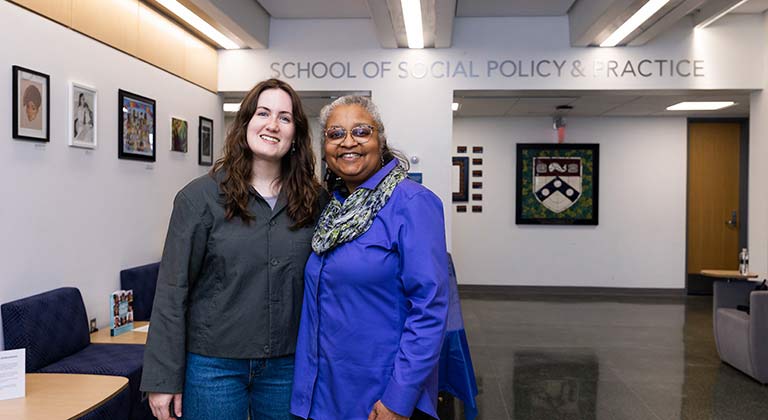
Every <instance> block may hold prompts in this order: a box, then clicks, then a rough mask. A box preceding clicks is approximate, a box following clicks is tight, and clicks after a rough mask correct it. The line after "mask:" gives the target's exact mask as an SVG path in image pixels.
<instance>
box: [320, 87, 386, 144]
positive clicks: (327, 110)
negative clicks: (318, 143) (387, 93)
mask: <svg viewBox="0 0 768 420" xmlns="http://www.w3.org/2000/svg"><path fill="white" fill-rule="evenodd" d="M342 105H360V106H361V107H362V108H363V109H364V110H365V111H366V112H367V113H368V114H370V116H371V118H373V123H374V124H375V125H376V132H377V133H378V135H379V141H380V142H381V143H382V145H384V146H386V144H387V132H386V131H384V123H383V122H382V121H381V113H379V108H378V107H377V106H376V105H375V104H374V103H373V102H372V101H371V100H370V99H369V98H367V97H365V96H356V95H347V96H342V97H340V98H336V100H334V101H333V102H331V103H330V104H328V105H326V106H324V107H323V109H321V110H320V117H319V119H320V127H322V128H323V130H325V129H326V128H327V126H326V124H327V123H328V118H329V117H330V116H331V113H332V112H333V110H334V109H336V107H338V106H342Z"/></svg>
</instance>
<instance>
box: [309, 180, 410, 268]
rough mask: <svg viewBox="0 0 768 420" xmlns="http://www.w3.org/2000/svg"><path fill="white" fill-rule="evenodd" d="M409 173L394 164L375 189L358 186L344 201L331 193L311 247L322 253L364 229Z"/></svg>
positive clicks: (366, 228) (356, 235)
mask: <svg viewBox="0 0 768 420" xmlns="http://www.w3.org/2000/svg"><path fill="white" fill-rule="evenodd" d="M407 176H408V174H407V173H406V171H405V169H403V167H402V166H400V165H397V166H395V167H394V168H393V169H392V171H391V172H390V173H388V174H387V176H385V177H384V179H382V180H381V182H380V183H379V185H377V186H376V189H373V190H369V189H367V188H358V189H356V190H355V191H354V192H353V193H352V194H350V196H349V197H347V199H346V200H345V201H344V204H342V203H341V202H339V200H338V199H337V198H336V197H335V196H333V197H332V198H331V202H330V203H328V206H326V207H325V210H323V214H321V215H320V220H318V222H317V228H315V234H314V236H313V237H312V250H314V251H315V253H317V254H318V255H319V254H322V253H324V252H326V251H328V250H330V249H332V248H334V247H336V246H338V245H341V244H343V243H345V242H349V241H351V240H353V239H355V238H357V237H358V236H360V235H362V234H363V233H365V232H366V231H367V230H368V228H370V227H371V224H372V223H373V218H374V217H376V214H378V213H379V210H381V208H382V207H384V205H385V204H387V200H389V197H390V196H391V195H392V191H394V190H395V187H396V186H397V184H399V183H400V181H402V180H404V179H405V178H406V177H407Z"/></svg>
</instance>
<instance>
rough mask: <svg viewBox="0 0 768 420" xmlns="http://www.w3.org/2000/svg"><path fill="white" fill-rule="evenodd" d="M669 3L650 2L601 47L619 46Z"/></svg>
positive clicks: (660, 0)
mask: <svg viewBox="0 0 768 420" xmlns="http://www.w3.org/2000/svg"><path fill="white" fill-rule="evenodd" d="M667 3H669V0H649V1H648V3H645V4H644V5H643V7H641V8H640V10H638V11H637V12H635V14H634V15H632V17H630V18H629V19H627V21H626V22H624V24H623V25H621V26H619V29H616V30H615V31H614V32H613V33H612V34H611V35H610V36H609V37H608V38H607V39H606V40H605V41H603V43H602V44H600V46H601V47H615V46H616V45H618V44H619V42H621V41H622V40H623V39H624V38H626V37H627V35H629V34H631V33H632V32H634V30H635V29H637V28H638V27H640V25H642V24H643V22H645V21H646V20H648V19H650V18H651V16H653V15H654V14H655V13H656V12H658V11H659V10H660V9H661V8H662V7H664V5H665V4H667Z"/></svg>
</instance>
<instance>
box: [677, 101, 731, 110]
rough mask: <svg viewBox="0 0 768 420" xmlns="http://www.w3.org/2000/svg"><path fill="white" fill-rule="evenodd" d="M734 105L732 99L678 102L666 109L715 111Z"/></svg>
mask: <svg viewBox="0 0 768 420" xmlns="http://www.w3.org/2000/svg"><path fill="white" fill-rule="evenodd" d="M734 105H736V102H733V101H701V102H680V103H677V104H674V105H672V106H668V107H667V111H716V110H718V109H723V108H728V107H729V106H734Z"/></svg>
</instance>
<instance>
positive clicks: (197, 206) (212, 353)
mask: <svg viewBox="0 0 768 420" xmlns="http://www.w3.org/2000/svg"><path fill="white" fill-rule="evenodd" d="M314 162H315V161H314V156H313V153H312V148H311V144H310V135H309V128H308V123H307V118H306V116H305V115H304V111H303V110H302V107H301V102H300V100H299V97H298V95H297V94H296V92H295V91H294V90H293V89H292V88H291V87H290V86H289V85H288V84H286V83H285V82H281V81H279V80H275V79H270V80H266V81H264V82H261V83H259V84H258V85H256V87H254V88H253V89H252V90H251V91H250V92H249V93H248V95H247V96H246V97H245V99H244V100H243V103H242V105H241V108H240V111H238V113H237V116H236V117H235V121H234V123H233V126H232V128H231V130H230V132H229V134H228V135H227V139H226V141H225V145H224V155H223V157H222V158H221V159H219V160H218V161H217V162H216V164H215V165H214V167H213V169H212V170H211V172H210V174H208V175H205V176H203V177H200V178H198V179H196V180H194V181H192V182H191V183H190V184H189V185H187V186H186V187H184V188H183V189H182V190H181V191H179V193H178V194H177V195H176V199H175V201H174V208H173V214H172V215H171V221H170V225H169V227H168V235H167V237H166V242H165V250H164V251H163V258H162V262H161V264H160V273H159V277H158V284H157V292H156V296H155V302H154V307H153V310H152V325H151V327H150V332H149V337H148V341H147V346H146V350H145V356H144V371H143V376H142V382H141V390H142V391H146V392H149V403H150V407H151V409H152V413H153V414H154V415H155V416H156V417H157V418H158V419H160V420H165V419H175V418H178V417H179V416H182V413H183V416H184V420H195V419H214V418H221V419H245V418H246V417H247V416H248V415H250V418H252V419H290V418H291V416H290V414H289V400H290V392H291V382H292V379H293V353H294V351H295V347H296V335H297V331H298V326H299V314H300V308H301V299H302V293H303V288H304V285H303V273H304V264H305V262H306V260H307V257H308V256H309V253H310V240H311V238H312V231H313V227H314V225H315V221H316V219H317V217H318V215H319V213H320V209H321V205H322V204H323V203H321V201H324V200H327V198H325V196H324V195H323V194H321V192H320V191H321V187H320V185H319V183H318V182H317V180H316V179H315V178H314Z"/></svg>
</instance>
